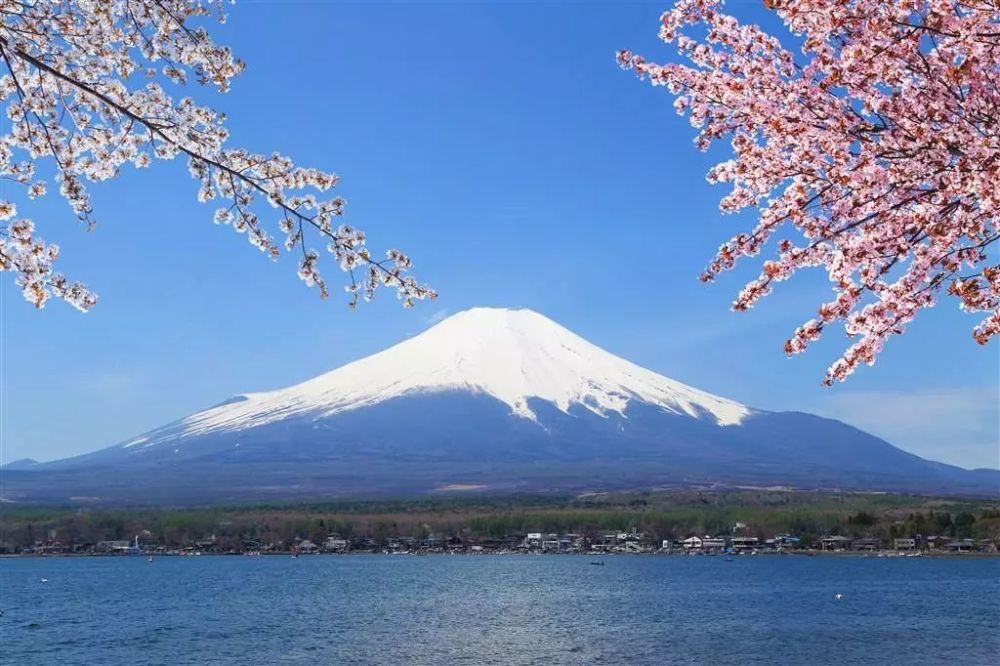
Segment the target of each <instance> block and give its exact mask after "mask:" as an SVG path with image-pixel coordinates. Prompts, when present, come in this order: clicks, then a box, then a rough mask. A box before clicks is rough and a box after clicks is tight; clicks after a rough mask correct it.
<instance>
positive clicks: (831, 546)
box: [820, 536, 851, 550]
mask: <svg viewBox="0 0 1000 666" xmlns="http://www.w3.org/2000/svg"><path fill="white" fill-rule="evenodd" d="M850 543H851V540H850V539H848V538H847V537H845V536H828V537H824V538H823V539H821V540H820V548H822V549H823V550H846V549H847V547H848V545H849V544H850Z"/></svg>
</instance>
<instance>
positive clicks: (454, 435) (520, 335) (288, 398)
mask: <svg viewBox="0 0 1000 666" xmlns="http://www.w3.org/2000/svg"><path fill="white" fill-rule="evenodd" d="M5 472H6V473H5V478H4V481H5V483H4V493H5V496H6V497H5V499H7V500H14V501H37V502H65V501H76V502H85V503H131V504H175V503H201V502H219V501H247V500H256V499H277V498H282V499H284V498H295V497H299V498H301V497H330V496H335V497H375V496H390V495H392V496H403V495H407V496H410V495H422V494H427V493H440V492H452V493H456V492H466V493H467V492H486V493H493V494H496V493H517V492H547V491H553V492H583V491H591V490H617V489H638V488H656V487H694V486H713V485H714V486H791V487H799V488H830V489H832V488H841V489H856V490H887V491H907V492H926V493H962V494H982V495H990V496H993V495H997V494H1000V472H998V471H995V470H975V471H970V470H965V469H961V468H958V467H954V466H950V465H944V464H940V463H936V462H931V461H928V460H924V459H922V458H920V457H918V456H915V455H912V454H910V453H906V452H904V451H902V450H900V449H898V448H896V447H894V446H892V445H891V444H889V443H887V442H885V441H883V440H881V439H879V438H877V437H874V436H872V435H869V434H867V433H865V432H863V431H861V430H858V429H857V428H854V427H852V426H849V425H847V424H844V423H841V422H839V421H835V420H831V419H825V418H820V417H818V416H813V415H810V414H804V413H798V412H767V411H762V410H758V409H753V408H750V407H747V406H745V405H742V404H739V403H737V402H734V401H732V400H728V399H725V398H722V397H719V396H715V395H712V394H709V393H705V392H704V391H700V390H698V389H695V388H693V387H690V386H687V385H684V384H682V383H680V382H677V381H674V380H672V379H669V378H667V377H664V376H662V375H659V374H656V373H654V372H651V371H649V370H646V369H644V368H641V367H639V366H637V365H635V364H633V363H630V362H628V361H626V360H624V359H622V358H619V357H617V356H614V355H612V354H610V353H608V352H606V351H604V350H602V349H600V348H598V347H596V346H594V345H592V344H590V343H589V342H587V341H586V340H584V339H582V338H580V337H579V336H577V335H575V334H573V333H572V332H570V331H568V330H567V329H565V328H563V327H562V326H559V325H558V324H556V323H555V322H553V321H551V320H549V319H547V318H546V317H544V316H542V315H540V314H537V313H535V312H532V311H529V310H501V309H489V308H476V309H473V310H468V311H466V312H462V313H460V314H457V315H454V316H453V317H450V318H449V319H446V320H445V321H443V322H441V323H439V324H438V325H436V326H434V327H433V328H431V329H429V330H427V331H425V332H424V333H422V334H420V335H418V336H416V337H414V338H411V339H409V340H406V341H405V342H402V343H400V344H398V345H396V346H394V347H391V348H390V349H387V350H385V351H383V352H381V353H378V354H375V355H373V356H369V357H367V358H364V359H361V360H359V361H356V362H354V363H349V364H347V365H345V366H343V367H341V368H338V369H336V370H333V371H331V372H328V373H326V374H323V375H320V376H318V377H316V378H314V379H311V380H309V381H306V382H303V383H301V384H298V385H295V386H291V387H289V388H285V389H280V390H277V391H269V392H264V393H247V394H244V395H240V396H236V397H234V398H232V399H230V400H227V401H225V402H223V403H222V404H220V405H217V406H215V407H212V408H209V409H206V410H204V411H201V412H198V413H196V414H193V415H192V416H189V417H187V418H185V419H182V420H180V421H177V422H175V423H171V424H168V425H166V426H163V427H162V428H158V429H156V430H153V431H151V432H148V433H145V434H143V435H141V436H138V437H135V438H133V439H130V440H129V441H126V442H124V443H122V444H118V445H115V446H112V447H110V448H106V449H103V450H101V451H97V452H95V453H92V454H87V455H84V456H79V457H76V458H69V459H66V460H60V461H55V462H51V463H42V464H36V465H32V466H30V467H19V468H14V467H11V466H8V467H7V468H5Z"/></svg>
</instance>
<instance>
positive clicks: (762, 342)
mask: <svg viewBox="0 0 1000 666" xmlns="http://www.w3.org/2000/svg"><path fill="white" fill-rule="evenodd" d="M667 4H668V1H667V0H662V1H661V2H653V3H641V2H635V3H631V2H615V3H611V2H609V3H569V2H548V3H538V4H536V3H526V2H517V3H495V4H492V3H475V2H467V3H451V2H440V3H426V2H422V3H419V4H410V3H402V2H390V3H377V2H373V3H367V2H365V3H362V2H358V3H340V2H284V1H282V2H276V1H275V2H247V1H241V2H239V3H238V4H237V5H236V6H235V7H232V8H231V10H230V20H229V22H228V23H227V24H226V25H225V26H215V27H214V30H215V33H216V35H217V38H218V39H219V40H220V41H222V42H226V43H230V44H231V45H232V46H233V47H234V49H235V50H236V51H237V52H238V53H239V54H240V55H241V56H243V57H244V58H245V59H246V60H247V62H248V70H247V72H246V74H245V75H244V76H242V77H240V78H239V79H238V80H237V81H236V82H235V85H234V88H233V91H232V92H231V93H229V94H228V95H225V96H221V97H217V96H215V95H210V94H207V93H208V92H209V91H207V90H196V91H195V92H196V93H197V94H198V95H199V96H201V97H202V99H205V100H209V101H211V102H212V103H213V104H214V105H215V106H217V107H218V108H221V109H222V110H225V111H226V112H227V113H228V114H229V116H230V118H231V123H230V128H231V130H232V134H233V139H234V143H236V144H239V145H244V146H247V147H249V148H251V149H253V150H259V151H270V150H274V149H277V150H280V151H282V152H285V153H286V154H289V155H291V156H293V157H294V158H295V159H297V160H298V161H299V162H300V163H302V164H306V165H315V166H318V167H321V168H324V169H328V170H334V171H337V172H338V173H339V174H340V175H341V176H342V179H343V180H342V182H341V185H340V193H341V194H342V195H343V196H345V197H346V198H347V200H348V209H347V218H346V221H348V222H350V223H353V224H356V225H357V226H360V227H362V228H364V229H366V230H367V231H368V232H369V237H370V239H371V244H372V245H373V247H375V248H377V249H380V250H381V249H384V248H385V247H387V245H390V244H392V245H398V246H399V247H401V248H403V249H405V250H406V251H408V252H410V253H411V254H412V256H413V257H414V258H415V261H416V262H417V268H418V272H419V275H420V277H422V278H425V279H426V280H427V281H429V282H431V283H432V284H433V285H434V286H435V287H436V288H437V289H438V290H439V291H440V293H441V297H440V298H439V299H438V300H437V301H436V302H434V303H431V304H422V305H420V306H419V307H418V308H416V309H415V310H411V311H404V310H403V309H402V308H400V307H399V306H398V305H397V303H396V301H395V300H394V298H393V297H392V296H391V294H388V293H386V294H383V297H382V298H381V300H380V301H378V302H376V303H375V304H373V305H371V306H368V307H363V308H361V309H359V310H358V311H357V312H354V313H352V312H350V311H349V310H348V309H347V308H346V307H344V306H343V305H342V304H341V302H340V300H342V299H340V300H338V299H337V298H334V299H333V300H332V301H329V302H321V301H320V300H319V299H318V298H317V295H316V293H315V292H314V291H312V290H309V289H306V288H305V287H304V286H303V285H302V284H301V283H300V282H299V281H298V278H297V277H296V276H295V270H294V266H293V265H292V263H291V261H280V262H278V263H277V264H275V263H271V262H268V261H267V260H265V259H264V258H263V257H262V256H260V255H259V254H258V253H257V251H256V250H254V249H253V248H251V247H250V246H249V245H248V244H247V243H246V242H245V240H244V239H242V238H241V237H236V236H235V234H234V233H233V232H232V231H231V230H230V229H228V228H224V227H216V226H214V225H213V224H212V222H211V215H212V208H211V207H210V206H204V205H200V204H198V203H197V202H196V201H195V189H196V184H195V183H194V181H192V180H191V179H190V178H189V177H188V175H187V173H186V166H185V165H184V164H183V163H182V162H180V161H177V162H176V163H157V164H155V165H154V167H153V168H152V169H150V170H146V171H143V172H134V171H131V172H127V173H125V174H124V175H123V177H121V178H120V179H119V180H117V181H112V182H108V183H104V184H100V185H97V186H94V187H93V188H92V191H93V195H94V203H95V206H96V209H97V213H98V214H97V217H98V220H99V222H100V224H99V226H98V228H97V229H96V230H95V231H94V232H92V233H90V234H88V233H86V232H85V231H84V230H83V229H82V228H81V227H80V225H79V224H77V223H76V222H75V220H74V218H73V217H72V215H71V214H70V212H69V210H68V208H67V207H66V205H65V204H64V202H63V201H62V200H60V199H59V198H58V197H56V196H52V195H50V196H49V197H47V198H46V200H44V201H42V202H40V203H38V202H36V204H33V205H32V206H31V207H30V208H28V207H22V212H24V213H27V214H30V215H31V216H32V217H34V218H36V219H37V220H39V222H40V223H41V224H40V226H42V232H43V233H44V234H45V236H46V237H48V238H50V239H51V240H55V241H56V242H59V243H60V244H61V245H62V248H63V253H64V256H63V259H62V260H61V261H62V269H63V270H64V271H66V272H67V273H69V274H70V275H71V276H73V277H82V278H85V279H86V280H87V281H88V282H89V284H90V285H91V287H93V288H94V289H96V290H97V291H98V292H99V293H100V296H101V301H100V304H99V306H98V307H97V308H96V309H95V310H94V311H93V312H91V313H89V314H86V315H81V314H79V313H77V312H76V311H74V310H72V309H71V308H69V307H68V306H65V305H62V304H59V303H54V304H52V305H50V306H48V307H46V308H45V310H43V311H42V312H35V311H34V310H33V309H32V308H31V307H30V306H28V305H27V304H26V303H25V302H24V301H23V300H22V298H21V296H20V293H19V292H18V291H17V290H16V289H15V288H14V287H13V284H12V281H11V280H10V277H9V275H5V276H2V284H0V294H2V298H3V306H2V307H3V325H2V342H3V377H2V380H3V388H4V394H5V403H4V405H3V414H2V419H3V435H4V451H3V457H4V459H5V460H7V461H10V460H14V459H17V458H21V457H34V458H37V459H42V460H48V459H53V458H58V457H63V456H67V455H71V454H76V453H82V452H85V451H90V450H94V449H97V448H100V447H103V446H107V445H111V444H114V443H116V442H119V441H122V440H124V439H126V438H128V437H131V436H134V435H136V434H138V433H140V432H142V431H145V430H147V429H150V428H153V427H156V426H159V425H162V424H163V423H165V422H168V421H171V420H173V419H176V418H178V417H182V416H185V415H187V414H189V413H191V412H194V411H196V410H198V409H201V408H204V407H207V406H209V405H212V404H215V403H217V402H219V401H221V400H223V399H225V398H227V397H228V396H230V395H233V394H236V393H240V392H245V391H253V390H266V389H271V388H277V387H281V386H284V385H288V384H291V383H295V382H298V381H301V380H303V379H306V378H308V377H311V376H314V375H316V374H319V373H321V372H323V371H326V370H329V369H331V368H334V367H336V366H338V365H340V364H342V363H344V362H347V361H350V360H354V359H356V358H359V357H361V356H363V355H365V354H368V353H371V352H375V351H378V350H380V349H382V348H384V347H386V346H388V345H391V344H393V343H395V342H398V341H400V340H402V339H404V338H406V337H408V336H410V335H412V334H414V333H417V332H419V331H420V330H422V329H424V328H426V327H427V326H428V325H430V323H431V322H432V321H434V320H435V319H437V318H440V317H441V316H443V315H445V314H447V313H453V312H457V311H460V310H462V309H465V308H468V307H471V306H476V305H493V306H507V307H529V308H532V309H535V310H538V311H539V312H542V313H544V314H546V315H548V316H550V317H552V318H553V319H555V320H556V321H558V322H560V323H562V324H563V325H565V326H567V327H569V328H570V329H572V330H574V331H576V332H577V333H579V334H581V335H583V336H584V337H586V338H588V339H590V340H591V341H593V342H594V343H596V344H599V345H601V346H603V347H605V348H606V349H608V350H610V351H612V352H614V353H617V354H619V355H621V356H624V357H626V358H628V359H630V360H632V361H635V362H637V363H639V364H641V365H644V366H646V367H649V368H651V369H653V370H656V371H658V372H661V373H663V374H666V375H668V376H670V377H673V378H675V379H678V380H680V381H684V382H687V383H690V384H692V385H694V386H697V387H699V388H702V389H705V390H709V391H712V392H715V393H718V394H721V395H724V396H727V397H731V398H734V399H737V400H740V401H742V402H745V403H747V404H750V405H753V406H756V407H760V408H764V409H773V410H802V411H811V412H816V413H820V414H825V415H832V416H836V417H838V418H842V419H844V420H846V421H848V422H851V423H854V424H856V425H858V426H861V427H863V428H865V429H867V430H869V431H871V432H874V433H876V434H879V435H882V436H883V437H886V438H887V439H889V440H890V441H892V442H893V443H895V444H896V445H898V446H900V447H903V448H905V449H908V450H910V451H913V452H916V453H919V454H921V455H924V456H926V457H930V458H932V459H936V460H941V461H945V462H951V463H955V464H960V465H963V466H992V467H998V466H1000V461H998V455H1000V454H998V439H1000V434H998V428H1000V426H998V420H1000V414H998V406H997V404H998V385H997V383H998V369H1000V368H998V366H1000V359H998V354H997V345H996V344H995V343H994V344H992V345H991V346H990V347H988V348H981V347H978V346H977V345H975V344H974V343H973V342H972V341H971V337H970V333H969V329H970V328H971V327H972V326H973V324H974V322H975V320H974V318H973V317H970V316H967V315H963V314H962V313H960V312H959V311H958V310H957V308H956V307H955V306H954V305H952V304H951V303H950V302H949V303H946V304H945V305H944V306H942V307H939V308H938V309H937V310H936V311H934V312H932V313H930V314H929V315H927V316H924V317H922V318H921V319H920V320H919V321H918V322H917V323H916V324H915V325H913V326H912V327H911V329H910V331H909V333H908V334H907V335H906V336H905V337H903V338H901V339H897V340H894V341H892V342H891V344H890V345H889V348H888V350H887V351H886V352H885V353H884V354H883V355H882V357H881V358H880V360H879V362H878V364H877V365H876V366H875V367H874V368H864V369H862V370H861V371H859V372H858V373H857V374H856V375H855V376H854V378H853V379H851V380H850V382H849V383H847V384H846V385H840V386H836V387H834V388H832V389H824V388H822V387H821V386H820V380H821V378H822V376H823V374H824V370H825V368H826V367H827V365H828V364H829V363H830V362H831V361H832V360H833V359H834V358H835V357H836V355H837V354H838V352H839V351H840V350H841V349H842V348H843V346H844V344H845V339H844V338H843V337H842V336H841V335H840V334H839V331H833V332H831V334H828V338H827V339H826V340H825V341H824V342H823V343H821V344H818V345H817V346H816V347H815V348H814V349H813V350H812V351H811V352H809V353H807V354H806V355H802V356H799V357H796V358H794V359H788V358H786V357H785V356H784V354H783V352H782V350H781V345H782V343H783V341H784V340H785V338H786V337H787V335H788V334H789V333H790V332H791V331H792V330H793V329H794V327H795V326H796V325H798V324H799V323H801V322H802V321H804V320H805V319H807V318H808V317H809V316H811V314H812V313H813V312H814V309H815V307H816V305H818V304H819V303H820V302H821V301H822V299H825V298H826V297H827V296H828V295H829V293H830V292H829V287H828V285H827V282H826V280H825V277H824V276H823V275H822V274H815V275H803V276H801V277H799V278H798V279H795V280H793V281H791V282H789V283H785V284H783V285H781V287H780V288H779V289H778V290H777V292H776V293H775V294H774V295H772V296H771V297H769V298H767V299H766V300H765V301H764V302H763V304H762V305H760V306H759V307H758V309H756V310H754V311H752V312H750V313H746V314H734V313H731V312H730V311H729V309H728V307H729V304H730V302H731V300H732V297H733V296H734V294H735V293H736V292H737V291H738V289H739V288H740V287H741V286H742V284H743V282H744V281H745V279H746V278H747V277H748V276H749V275H750V274H751V273H752V272H753V268H755V267H753V266H750V265H748V266H747V267H745V269H744V270H741V271H737V272H735V273H731V274H728V275H726V276H724V278H723V279H722V280H720V281H719V282H717V283H715V284H713V285H710V286H705V285H702V284H700V283H699V282H698V281H697V276H698V274H699V272H700V270H701V269H702V268H703V266H704V264H705V263H706V262H707V260H708V259H709V258H710V257H711V255H712V253H713V251H714V250H715V248H717V247H718V245H719V244H720V243H721V242H722V241H723V240H725V239H726V238H728V237H729V236H730V235H731V234H732V233H733V232H734V231H736V230H738V229H741V228H745V227H746V225H748V224H750V222H751V220H750V219H749V218H745V217H744V218H738V217H728V216H727V217H723V216H720V214H719V213H718V208H717V204H718V200H719V198H720V197H721V196H723V195H724V193H725V190H724V189H723V188H721V187H711V186H709V185H708V184H707V183H706V182H705V172H706V170H707V169H708V168H709V166H711V165H712V164H713V163H714V162H715V161H718V158H719V156H720V154H715V155H703V154H700V153H698V152H697V151H696V150H694V148H693V146H692V143H691V139H692V137H693V130H692V129H691V128H690V127H689V126H688V124H687V121H686V119H681V118H678V117H677V116H676V115H675V114H674V113H673V110H672V108H671V103H672V98H671V97H670V96H669V95H668V94H667V93H666V91H664V90H661V89H653V88H651V87H650V86H648V85H647V84H644V83H640V82H639V81H637V80H636V79H635V77H634V76H633V75H632V74H630V73H626V72H622V71H621V70H619V69H618V67H617V66H616V64H615V61H614V53H615V51H616V50H617V49H619V48H623V47H628V48H632V49H634V50H636V51H638V52H640V53H644V54H646V55H647V56H650V57H653V58H657V57H659V58H666V57H668V54H669V51H668V48H667V47H666V46H665V45H663V44H661V43H660V42H658V41H657V39H656V32H657V28H658V16H659V14H660V13H661V12H662V11H663V9H665V7H666V6H667ZM759 6H760V4H759V3H757V2H754V3H750V4H744V3H739V4H735V5H733V7H734V12H735V13H736V14H738V15H740V16H741V17H744V18H752V19H759V18H760V16H758V15H756V14H755V13H756V12H759V11H760V10H759ZM766 18H768V17H765V19H766ZM29 211H30V213H29ZM332 271H333V268H332V266H331V265H328V266H327V274H328V275H329V276H330V277H331V278H334V279H335V276H334V275H332ZM336 286H337V287H338V288H339V286H340V283H339V282H338V283H337V284H336ZM337 295H339V292H336V291H335V296H337Z"/></svg>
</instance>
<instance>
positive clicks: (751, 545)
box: [729, 536, 760, 552]
mask: <svg viewBox="0 0 1000 666" xmlns="http://www.w3.org/2000/svg"><path fill="white" fill-rule="evenodd" d="M729 543H730V545H731V547H732V549H733V551H735V552H741V551H747V550H750V551H752V550H757V549H758V548H759V547H760V539H758V538H757V537H748V536H734V537H733V538H732V539H730V540H729Z"/></svg>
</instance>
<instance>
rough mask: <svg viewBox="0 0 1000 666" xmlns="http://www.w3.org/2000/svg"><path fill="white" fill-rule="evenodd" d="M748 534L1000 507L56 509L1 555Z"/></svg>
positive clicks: (819, 533) (743, 496)
mask: <svg viewBox="0 0 1000 666" xmlns="http://www.w3.org/2000/svg"><path fill="white" fill-rule="evenodd" d="M737 523H741V524H743V525H745V527H743V528H742V529H741V533H743V534H746V535H749V536H758V537H760V538H770V537H774V536H776V535H780V534H791V535H795V536H797V537H799V538H800V539H801V540H802V542H803V543H804V544H811V543H814V542H816V541H818V540H819V539H821V538H822V537H824V536H831V535H841V536H847V537H873V538H878V539H881V540H884V541H889V540H891V539H894V538H903V537H912V536H915V535H923V536H941V537H947V538H973V539H990V540H1000V502H997V501H972V500H961V499H941V498H924V497H908V496H888V495H859V494H823V493H801V492H799V493H796V492H749V491H747V492H705V491H703V492H660V493H642V494H621V495H600V496H589V497H553V496H542V497H521V498H516V497H515V498H476V499H466V500H458V499H434V500H416V501H409V502H407V501H392V502H389V501H386V502H336V503H315V504H290V505H280V504H270V505H253V506H241V507H212V508H184V509H141V508H131V509H76V510H73V509H53V508H23V507H22V508H15V507H11V506H10V505H7V506H5V507H4V508H3V509H2V514H0V549H3V550H4V551H6V552H17V551H19V550H20V549H23V548H25V547H28V546H32V545H35V544H39V543H45V542H51V541H59V542H61V543H64V544H77V545H82V546H86V545H92V544H96V543H98V542H100V541H108V540H126V539H133V538H134V537H135V536H137V535H138V536H140V537H141V539H142V540H143V541H145V542H151V543H157V544H161V545H163V546H166V547H170V548H184V547H190V546H196V545H198V544H204V543H206V542H208V541H211V543H213V544H214V547H216V548H218V549H222V550H230V549H232V550H239V549H242V548H245V547H246V545H247V544H248V543H256V544H261V545H268V546H275V547H287V546H289V545H291V544H293V543H295V542H297V541H299V540H302V539H309V540H311V541H314V542H317V543H320V542H322V541H323V540H325V539H326V538H327V536H329V535H331V534H337V535H339V536H341V537H344V538H359V537H364V538H369V539H372V540H374V541H384V540H386V539H391V538H395V537H414V538H418V539H422V538H426V537H428V536H431V535H435V536H438V537H444V538H447V537H450V536H461V537H475V538H501V537H508V536H511V535H517V534H524V533H526V532H553V533H565V532H573V533H577V534H582V535H585V536H588V537H598V536H599V535H601V534H603V533H606V532H619V531H626V530H635V531H638V532H644V533H645V534H646V535H647V537H648V538H649V539H650V540H660V539H679V538H683V537H686V536H690V535H706V534H711V535H718V534H729V533H730V532H731V531H732V529H733V527H734V526H735V525H736V524H737Z"/></svg>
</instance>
